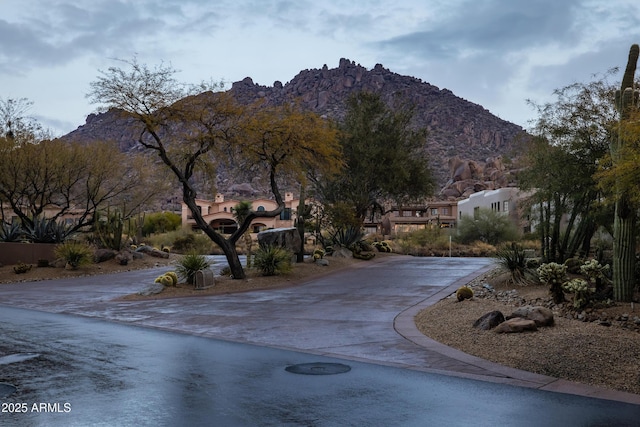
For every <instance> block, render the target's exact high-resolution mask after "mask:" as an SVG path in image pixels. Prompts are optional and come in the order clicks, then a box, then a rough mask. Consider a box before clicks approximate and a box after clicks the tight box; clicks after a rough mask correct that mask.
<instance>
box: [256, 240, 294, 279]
mask: <svg viewBox="0 0 640 427" xmlns="http://www.w3.org/2000/svg"><path fill="white" fill-rule="evenodd" d="M292 256H293V254H291V252H289V251H287V250H286V249H283V248H279V247H275V246H266V247H260V249H258V251H257V252H256V254H255V256H254V260H253V266H254V268H255V269H257V270H259V271H260V272H261V273H262V275H263V276H275V275H277V274H284V273H288V272H290V271H291V269H292V266H291V257H292Z"/></svg>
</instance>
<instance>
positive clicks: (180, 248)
mask: <svg viewBox="0 0 640 427" xmlns="http://www.w3.org/2000/svg"><path fill="white" fill-rule="evenodd" d="M149 242H150V244H151V245H153V246H155V247H158V248H164V247H167V248H170V249H171V252H172V253H177V254H188V253H201V254H210V253H211V248H212V246H213V243H212V242H211V239H209V237H208V236H207V235H206V234H203V233H194V232H193V231H189V230H184V229H180V230H176V231H171V232H168V233H164V234H157V235H154V236H152V237H150V238H149Z"/></svg>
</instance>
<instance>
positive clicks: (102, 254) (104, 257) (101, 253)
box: [93, 249, 117, 263]
mask: <svg viewBox="0 0 640 427" xmlns="http://www.w3.org/2000/svg"><path fill="white" fill-rule="evenodd" d="M116 253H117V252H116V251H114V250H112V249H97V250H96V251H95V252H94V253H93V262H95V263H101V262H105V261H109V260H110V259H114V258H115V257H116Z"/></svg>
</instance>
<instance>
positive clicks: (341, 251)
mask: <svg viewBox="0 0 640 427" xmlns="http://www.w3.org/2000/svg"><path fill="white" fill-rule="evenodd" d="M331 256H332V257H336V258H353V252H351V251H350V250H349V249H347V248H338V249H335V250H334V251H333V252H332V253H331Z"/></svg>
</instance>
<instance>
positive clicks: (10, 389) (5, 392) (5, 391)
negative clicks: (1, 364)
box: [0, 383, 16, 397]
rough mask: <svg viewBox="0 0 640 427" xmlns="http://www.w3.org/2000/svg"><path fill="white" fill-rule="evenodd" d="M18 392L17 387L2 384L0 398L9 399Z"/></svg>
mask: <svg viewBox="0 0 640 427" xmlns="http://www.w3.org/2000/svg"><path fill="white" fill-rule="evenodd" d="M15 391H16V388H15V386H12V385H11V384H7V383H0V397H7V396H9V395H10V394H13V393H14V392H15Z"/></svg>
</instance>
